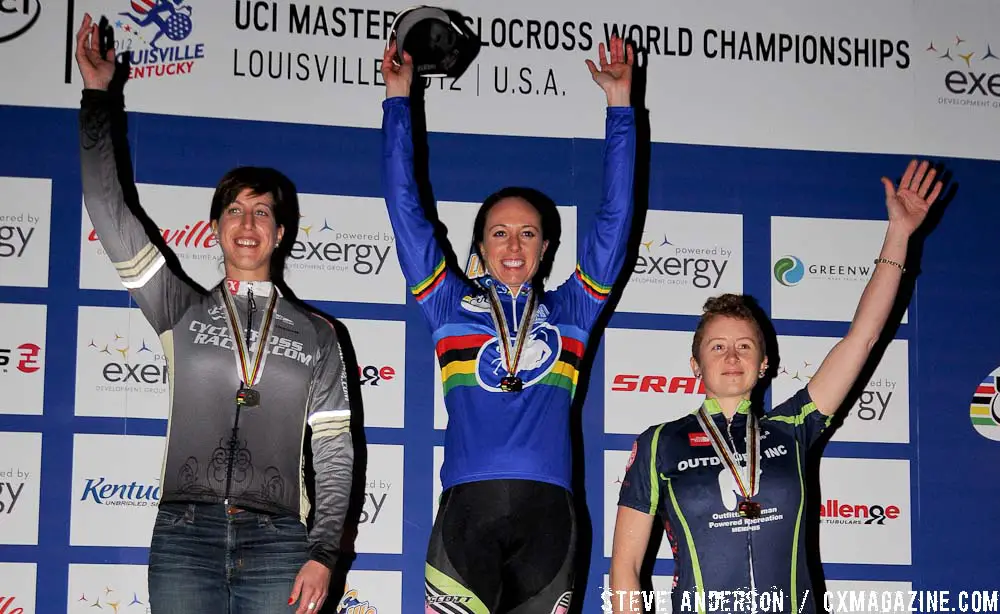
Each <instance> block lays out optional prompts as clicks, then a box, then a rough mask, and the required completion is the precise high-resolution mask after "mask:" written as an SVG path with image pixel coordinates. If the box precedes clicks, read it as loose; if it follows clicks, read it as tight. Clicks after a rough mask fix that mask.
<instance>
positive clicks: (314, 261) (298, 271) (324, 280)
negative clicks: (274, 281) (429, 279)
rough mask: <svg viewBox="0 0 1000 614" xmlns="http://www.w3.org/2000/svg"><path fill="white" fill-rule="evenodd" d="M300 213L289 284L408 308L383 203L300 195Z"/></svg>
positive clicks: (306, 291)
mask: <svg viewBox="0 0 1000 614" xmlns="http://www.w3.org/2000/svg"><path fill="white" fill-rule="evenodd" d="M230 8H232V7H230ZM299 210H300V214H301V217H300V219H299V232H298V236H296V238H295V246H294V247H293V248H292V251H291V254H290V255H289V257H288V259H287V260H286V261H285V280H286V281H287V282H288V286H289V287H290V288H292V289H293V290H294V291H295V293H296V294H297V295H298V296H299V297H300V298H302V299H304V300H317V301H341V302H347V303H390V304H396V305H402V304H405V303H406V292H407V290H406V282H405V281H404V280H403V272H402V270H401V269H400V267H399V256H398V255H397V254H396V238H395V236H394V235H393V233H392V226H391V225H390V224H389V213H388V211H387V210H386V208H385V201H384V200H382V199H381V198H359V197H353V196H351V197H348V196H324V195H317V194H300V195H299Z"/></svg>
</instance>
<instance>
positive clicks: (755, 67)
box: [0, 0, 1000, 158]
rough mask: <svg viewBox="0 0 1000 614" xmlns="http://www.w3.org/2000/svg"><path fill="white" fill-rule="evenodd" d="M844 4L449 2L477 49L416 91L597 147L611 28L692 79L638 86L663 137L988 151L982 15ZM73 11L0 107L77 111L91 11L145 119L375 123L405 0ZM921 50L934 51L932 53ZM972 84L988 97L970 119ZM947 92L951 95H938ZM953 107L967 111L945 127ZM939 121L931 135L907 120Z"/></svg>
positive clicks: (460, 125) (194, 0) (507, 124)
mask: <svg viewBox="0 0 1000 614" xmlns="http://www.w3.org/2000/svg"><path fill="white" fill-rule="evenodd" d="M28 4H31V2H28ZM851 4H852V5H856V6H857V8H858V9H859V10H862V9H863V10H864V14H865V19H864V20H862V21H858V20H857V19H855V18H854V14H853V13H852V12H851V11H850V10H845V9H844V7H843V6H842V5H832V4H829V3H822V2H818V1H813V2H806V3H801V2H793V1H791V0H778V1H776V2H775V3H772V4H770V5H769V6H768V10H766V11H761V10H759V8H757V7H750V6H746V5H744V4H741V3H738V2H733V1H728V2H722V3H713V4H691V5H669V6H667V5H660V4H657V5H642V6H640V5H634V6H626V7H618V6H613V7H612V6H609V5H606V4H602V3H599V2H596V1H595V0H587V1H586V2H569V1H568V0H561V1H558V2H548V3H538V2H531V1H530V0H511V1H510V2H506V3H503V4H502V5H495V6H494V5H489V6H485V5H483V4H481V3H477V2H474V1H473V0H460V1H457V2H455V3H454V4H452V5H449V8H454V9H457V10H459V11H461V12H462V13H463V14H464V15H465V17H466V25H467V26H468V28H469V29H470V30H471V31H473V32H474V33H475V34H476V36H478V37H479V39H480V40H481V41H482V42H483V43H484V46H483V47H482V49H481V51H480V52H479V54H478V56H477V58H476V59H475V62H474V63H473V65H472V66H471V67H470V68H469V70H468V71H467V72H466V74H465V75H463V76H462V77H461V78H460V79H458V80H457V81H455V80H452V79H433V80H430V81H428V83H427V99H428V102H429V105H428V115H429V117H428V125H429V126H430V127H431V129H432V130H440V131H445V132H459V133H481V132H489V133H493V134H502V135H530V136H545V137H573V136H581V137H590V138H600V137H602V136H603V128H604V123H603V121H602V119H603V107H604V105H605V98H604V95H603V93H602V92H601V91H600V90H599V89H598V88H597V86H595V85H594V83H593V82H592V80H591V78H590V74H589V72H588V71H587V68H586V66H585V65H584V60H585V59H588V58H589V59H596V58H597V54H598V45H599V44H600V43H601V42H604V41H606V40H608V38H609V37H610V36H611V35H613V34H621V35H624V36H626V37H628V38H630V39H633V40H635V41H637V43H638V44H639V45H640V46H641V47H642V48H643V49H647V50H648V52H649V55H648V58H647V59H646V60H645V61H646V66H647V67H648V73H649V75H648V82H649V83H650V84H651V85H652V84H676V83H682V84H684V87H680V88H677V87H655V86H652V87H650V88H649V89H648V91H647V92H646V96H645V101H644V102H645V106H646V107H647V108H649V109H650V110H651V115H652V116H653V117H661V118H670V117H684V118H686V119H685V121H683V122H669V121H663V122H654V123H653V125H652V138H653V140H655V141H671V142H680V143H697V144H710V145H736V146H745V147H771V148H783V149H810V150H815V149H822V150H830V151H878V152H898V153H903V152H911V151H925V152H928V153H929V154H932V155H956V156H958V155H963V156H974V157H987V158H996V157H998V155H1000V146H998V145H997V144H996V143H993V142H990V141H988V140H987V137H986V136H979V137H978V138H974V139H970V138H969V137H975V136H976V135H977V134H980V135H985V134H988V133H989V130H987V129H984V128H986V126H988V125H989V122H991V121H994V122H995V120H994V119H993V118H992V116H988V115H987V114H988V113H990V112H995V111H996V110H997V109H996V108H995V107H994V106H993V105H992V103H993V102H994V100H993V97H992V96H991V94H990V91H991V90H990V87H991V85H990V80H989V76H990V75H991V74H992V73H993V72H994V71H993V70H992V69H991V68H990V66H989V65H988V59H983V58H984V57H985V56H986V55H987V54H988V53H989V51H988V50H987V49H986V47H985V43H986V42H988V40H989V39H988V36H989V35H991V34H992V32H991V31H990V30H989V25H988V24H991V23H994V22H993V21H991V17H993V16H994V15H995V13H993V10H994V9H993V8H992V6H991V5H989V4H988V3H983V2H975V3H973V2H963V3H961V6H962V9H954V8H952V7H951V6H950V5H948V6H947V8H946V7H945V6H932V5H933V4H934V3H930V2H920V3H917V4H914V3H908V2H904V1H903V0H893V1H890V2H885V3H880V4H878V5H877V6H871V5H870V4H863V3H861V2H854V3H851ZM938 4H940V3H938ZM34 5H36V6H37V5H38V2H37V1H36V2H34ZM19 8H20V6H19ZM74 9H75V13H74V14H72V15H66V14H65V11H62V10H58V9H55V8H50V9H48V10H46V11H44V12H43V14H42V18H41V19H39V20H38V23H36V24H35V25H34V26H33V27H31V28H30V29H28V30H27V31H25V32H24V33H22V34H21V35H20V36H19V37H18V38H16V39H14V40H12V41H7V42H4V43H0V45H4V46H3V47H0V50H2V51H3V52H4V53H10V54H11V57H32V58H35V57H38V58H39V59H38V63H37V66H38V71H39V74H40V75H44V79H39V83H38V85H37V86H36V87H31V88H8V90H5V91H4V93H3V96H2V98H0V103H2V104H14V105H29V106H58V107H70V108H71V107H74V106H76V105H77V104H78V101H79V93H80V87H81V81H80V77H79V75H78V74H77V71H76V70H75V68H73V67H72V64H71V62H72V58H71V57H68V56H70V55H71V54H72V46H71V45H69V44H67V43H68V42H69V41H67V38H68V34H69V33H67V32H66V27H65V24H66V22H67V19H68V20H69V22H70V23H72V24H73V25H74V28H75V27H76V25H77V24H79V22H80V19H81V18H82V14H83V12H84V11H88V12H90V13H91V14H94V15H101V14H104V15H108V16H109V18H110V19H111V23H112V25H113V26H114V28H115V38H116V46H117V47H118V49H119V51H120V52H121V53H123V54H128V57H129V61H130V64H131V82H130V84H129V86H128V87H129V97H130V98H129V99H130V101H131V102H130V107H131V108H133V109H136V110H137V111H143V112H153V113H167V114H173V115H185V116H204V117H227V118H230V117H231V118H239V119H252V120H266V121H279V122H301V123H306V124H320V125H324V124H336V125H346V126H358V127H368V128H377V127H378V126H379V123H380V119H381V107H380V103H381V101H382V100H383V98H384V96H385V92H384V85H383V83H382V79H381V75H380V72H379V71H380V66H381V57H382V52H383V49H384V41H385V39H386V36H387V34H388V31H389V28H390V27H391V24H392V21H393V19H394V18H395V16H396V13H397V12H398V11H399V10H400V6H399V5H397V4H392V3H390V2H386V1H384V0H378V1H376V2H372V3H366V4H365V5H364V6H356V7H349V6H333V5H328V4H323V3H316V2H308V1H304V0H288V1H283V2H270V3H267V2H258V1H253V0H238V1H237V2H233V3H219V2H211V1H210V0H188V1H187V2H184V3H183V4H181V5H175V4H173V3H169V2H153V1H152V0H148V1H142V2H135V3H132V2H129V1H128V0H89V1H86V2H76V3H75V4H74ZM27 13H30V11H28V12H26V13H25V14H23V15H18V16H16V17H10V18H5V21H4V22H3V23H2V24H0V30H2V31H0V38H2V37H3V35H4V34H7V33H13V32H16V31H19V30H21V29H23V25H22V24H24V23H26V22H27V21H29V20H30V19H31V15H29V14H27ZM956 31H957V32H959V33H963V34H962V36H963V37H964V38H966V39H968V41H970V45H971V43H972V41H979V42H980V47H979V48H977V50H976V51H977V55H976V56H972V59H976V60H978V59H983V62H984V65H983V66H982V67H981V68H976V67H974V66H973V65H972V64H971V60H970V65H969V66H965V60H964V59H963V58H962V57H961V56H960V54H961V55H965V54H967V53H968V52H967V51H965V49H962V48H957V46H956V48H955V49H953V54H952V57H953V58H954V62H953V63H954V64H959V63H961V64H959V65H960V66H961V67H963V68H965V69H966V71H965V72H966V73H970V72H971V73H972V76H969V75H968V74H965V76H964V77H962V78H958V77H952V78H951V82H952V83H953V84H952V85H951V86H949V85H948V71H946V70H944V69H943V68H942V67H941V66H942V65H943V62H941V61H939V60H940V58H938V57H937V56H938V55H940V54H941V53H943V52H944V51H943V50H944V49H947V43H948V41H950V40H951V39H952V37H954V36H955V32H956ZM64 41H65V42H64ZM931 42H933V43H934V44H935V51H930V52H928V51H925V49H926V48H927V47H929V46H930V43H931ZM68 62H69V63H70V68H67V63H68ZM18 69H19V66H18V64H17V63H16V62H9V63H3V70H2V71H0V79H5V80H6V81H10V82H18V81H20V80H21V79H22V78H23V77H22V75H20V74H19V73H18V72H17V71H18ZM978 75H985V76H984V77H978V80H977V76H978ZM955 83H957V84H959V85H956V84H955ZM977 84H978V87H977ZM969 90H973V93H972V95H973V96H975V100H977V101H980V102H984V103H988V105H984V106H981V107H972V108H970V107H969V105H968V104H966V103H965V102H964V101H965V100H966V97H968V96H970V94H969V93H968V92H969ZM955 91H959V92H964V93H954V92H955ZM924 92H926V93H925V94H924ZM915 93H919V94H921V95H923V96H924V100H922V101H921V100H920V99H919V98H916V97H915V96H914V94H915ZM941 97H945V98H954V99H956V101H957V102H949V103H939V101H938V99H939V98H941ZM737 99H738V100H739V104H734V103H733V100H737ZM331 105H332V106H331ZM331 110H332V111H333V112H331ZM962 112H965V113H966V114H967V115H970V116H971V115H972V114H973V113H978V115H979V118H970V119H968V120H966V121H963V119H964V118H962V117H958V118H956V117H955V116H956V115H957V114H959V113H962ZM484 118H489V120H488V121H484ZM817 118H822V121H818V120H817ZM980 118H981V119H980ZM976 119H980V121H979V122H977V121H976ZM918 121H919V123H918ZM935 123H936V124H939V125H940V126H937V127H936V128H937V129H936V130H933V131H926V130H924V129H923V128H921V129H915V128H914V126H917V125H919V126H924V125H932V126H933V125H934V124H935ZM983 123H985V124H986V125H981V124H983ZM970 147H971V148H972V150H970Z"/></svg>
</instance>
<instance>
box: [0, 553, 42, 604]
mask: <svg viewBox="0 0 1000 614" xmlns="http://www.w3.org/2000/svg"><path fill="white" fill-rule="evenodd" d="M37 573H38V569H37V567H36V565H35V564H34V563H0V614H35V612H37V610H36V609H35V589H36V577H37Z"/></svg>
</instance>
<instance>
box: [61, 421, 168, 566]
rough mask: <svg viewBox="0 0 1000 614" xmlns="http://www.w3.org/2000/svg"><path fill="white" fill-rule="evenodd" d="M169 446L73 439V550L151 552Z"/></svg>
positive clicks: (119, 438) (142, 440)
mask: <svg viewBox="0 0 1000 614" xmlns="http://www.w3.org/2000/svg"><path fill="white" fill-rule="evenodd" d="M165 444H166V438H165V437H144V436H135V435H89V434H82V433H77V434H76V435H75V436H74V438H73V499H72V501H73V503H72V506H71V510H70V538H69V541H70V545H71V546H116V547H135V548H148V547H149V540H150V538H151V537H152V533H153V523H154V522H155V520H156V512H157V509H158V505H159V501H160V472H161V466H162V460H163V453H164V447H165Z"/></svg>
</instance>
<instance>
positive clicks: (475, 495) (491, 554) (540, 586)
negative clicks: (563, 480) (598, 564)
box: [424, 480, 576, 614]
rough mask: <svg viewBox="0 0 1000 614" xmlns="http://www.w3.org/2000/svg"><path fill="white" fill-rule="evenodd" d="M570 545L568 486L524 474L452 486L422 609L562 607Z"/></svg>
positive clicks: (529, 612) (431, 550)
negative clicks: (546, 482)
mask: <svg viewBox="0 0 1000 614" xmlns="http://www.w3.org/2000/svg"><path fill="white" fill-rule="evenodd" d="M575 552H576V515H575V513H574V510H573V498H572V495H570V493H569V492H568V491H567V490H566V489H564V488H560V487H558V486H554V485H552V484H545V483H542V482H534V481H528V480H488V481H483V482H472V483H468V484H460V485H458V486H455V487H453V488H450V489H448V490H447V491H445V492H444V494H443V495H442V496H441V502H440V507H439V508H438V514H437V518H436V519H435V521H434V529H433V532H432V533H431V539H430V545H429V546H428V548H427V567H426V575H425V582H424V590H425V604H426V613H425V614H432V613H442V614H466V613H468V614H473V613H474V614H485V613H489V614H498V613H500V612H506V613H510V614H564V613H565V612H566V611H567V610H568V608H569V604H570V596H571V592H572V590H573V563H574V560H573V559H574V554H575Z"/></svg>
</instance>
